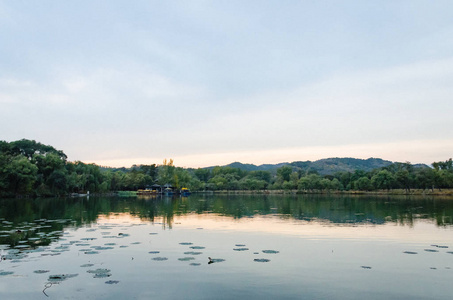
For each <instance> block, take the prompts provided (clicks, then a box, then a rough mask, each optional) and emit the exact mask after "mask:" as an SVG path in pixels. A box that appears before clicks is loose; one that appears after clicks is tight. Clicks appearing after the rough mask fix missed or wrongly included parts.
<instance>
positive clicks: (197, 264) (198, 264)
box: [189, 263, 201, 266]
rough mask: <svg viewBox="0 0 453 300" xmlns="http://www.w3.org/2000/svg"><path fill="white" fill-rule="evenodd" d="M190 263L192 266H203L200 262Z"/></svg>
mask: <svg viewBox="0 0 453 300" xmlns="http://www.w3.org/2000/svg"><path fill="white" fill-rule="evenodd" d="M189 265H190V266H201V264H200V263H190V264H189Z"/></svg>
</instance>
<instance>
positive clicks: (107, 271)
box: [87, 269, 111, 274]
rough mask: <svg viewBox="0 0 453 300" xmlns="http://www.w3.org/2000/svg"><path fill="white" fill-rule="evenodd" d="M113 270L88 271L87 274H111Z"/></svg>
mask: <svg viewBox="0 0 453 300" xmlns="http://www.w3.org/2000/svg"><path fill="white" fill-rule="evenodd" d="M110 271H111V270H109V269H95V270H88V271H87V273H91V274H109V273H110Z"/></svg>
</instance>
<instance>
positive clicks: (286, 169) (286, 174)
mask: <svg viewBox="0 0 453 300" xmlns="http://www.w3.org/2000/svg"><path fill="white" fill-rule="evenodd" d="M292 172H293V168H291V167H290V166H283V167H280V168H278V169H277V177H279V178H281V180H282V181H290V176H291V173H292Z"/></svg>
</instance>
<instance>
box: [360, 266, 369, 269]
mask: <svg viewBox="0 0 453 300" xmlns="http://www.w3.org/2000/svg"><path fill="white" fill-rule="evenodd" d="M360 267H361V268H362V269H371V267H370V266H360Z"/></svg>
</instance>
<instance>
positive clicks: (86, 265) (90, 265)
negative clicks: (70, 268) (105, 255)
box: [80, 264, 94, 268]
mask: <svg viewBox="0 0 453 300" xmlns="http://www.w3.org/2000/svg"><path fill="white" fill-rule="evenodd" d="M92 266H94V264H84V265H81V266H80V267H82V268H88V267H92Z"/></svg>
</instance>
